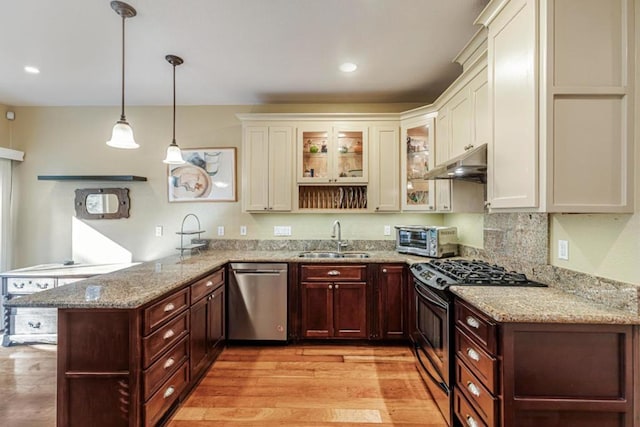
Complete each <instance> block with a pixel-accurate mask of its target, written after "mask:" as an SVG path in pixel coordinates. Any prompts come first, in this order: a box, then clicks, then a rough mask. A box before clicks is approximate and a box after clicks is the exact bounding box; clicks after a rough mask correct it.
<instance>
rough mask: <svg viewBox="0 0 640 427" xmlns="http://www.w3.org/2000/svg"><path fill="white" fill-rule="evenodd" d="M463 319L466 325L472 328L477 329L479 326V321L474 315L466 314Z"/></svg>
mask: <svg viewBox="0 0 640 427" xmlns="http://www.w3.org/2000/svg"><path fill="white" fill-rule="evenodd" d="M465 321H466V322H467V325H469V326H471V327H472V328H473V329H479V328H480V322H479V321H478V319H476V318H475V317H472V316H467V318H466V319H465Z"/></svg>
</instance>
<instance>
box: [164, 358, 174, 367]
mask: <svg viewBox="0 0 640 427" xmlns="http://www.w3.org/2000/svg"><path fill="white" fill-rule="evenodd" d="M175 363H176V360H175V359H174V358H173V357H170V358H168V359H167V361H166V362H164V369H169V368H170V367H172V366H173V365H175Z"/></svg>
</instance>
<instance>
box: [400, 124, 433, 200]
mask: <svg viewBox="0 0 640 427" xmlns="http://www.w3.org/2000/svg"><path fill="white" fill-rule="evenodd" d="M434 135H435V121H434V119H433V118H429V119H424V120H418V121H412V122H409V123H406V122H405V123H403V125H402V142H401V144H400V146H401V148H402V153H401V168H402V169H401V171H402V172H401V174H402V183H401V187H402V191H401V197H402V210H411V211H427V212H428V211H434V210H435V182H434V180H427V179H425V175H426V173H427V172H428V171H429V170H431V169H433V167H434V165H435V148H434V146H435V140H434Z"/></svg>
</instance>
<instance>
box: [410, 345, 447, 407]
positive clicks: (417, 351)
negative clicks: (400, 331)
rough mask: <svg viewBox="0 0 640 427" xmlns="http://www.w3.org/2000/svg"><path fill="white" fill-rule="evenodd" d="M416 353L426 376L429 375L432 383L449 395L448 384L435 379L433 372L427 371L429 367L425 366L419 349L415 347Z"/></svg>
mask: <svg viewBox="0 0 640 427" xmlns="http://www.w3.org/2000/svg"><path fill="white" fill-rule="evenodd" d="M414 351H415V352H416V359H418V362H420V365H421V366H422V371H423V372H424V373H425V374H427V375H428V376H429V378H431V381H433V382H434V383H435V384H436V385H437V386H438V387H440V388H441V389H442V391H444V392H445V393H447V395H448V394H449V389H448V388H447V384H445V383H444V382H442V381H440V380H438V379H437V378H436V377H434V376H433V374H432V373H431V372H429V369H427V367H426V366H424V362H423V361H422V359H421V358H420V353H419V351H420V350H419V347H418V346H415V347H414Z"/></svg>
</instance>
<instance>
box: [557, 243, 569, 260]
mask: <svg viewBox="0 0 640 427" xmlns="http://www.w3.org/2000/svg"><path fill="white" fill-rule="evenodd" d="M558 259H564V260H568V259H569V241H567V240H558Z"/></svg>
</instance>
